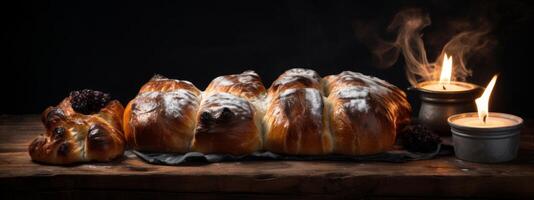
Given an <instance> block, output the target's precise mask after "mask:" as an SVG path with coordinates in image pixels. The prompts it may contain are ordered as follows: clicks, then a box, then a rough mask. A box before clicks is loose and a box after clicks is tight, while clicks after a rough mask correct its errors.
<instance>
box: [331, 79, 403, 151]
mask: <svg viewBox="0 0 534 200" xmlns="http://www.w3.org/2000/svg"><path fill="white" fill-rule="evenodd" d="M324 82H325V92H326V94H327V95H328V99H327V101H328V102H329V104H331V106H332V110H331V112H330V117H329V119H330V126H331V130H332V136H333V138H334V153H337V154H346V155H368V154H376V153H380V152H384V151H387V150H389V149H391V148H392V146H393V145H394V143H395V137H396V133H397V131H398V130H399V129H400V128H401V127H402V126H403V125H404V124H406V123H408V122H409V120H410V113H411V107H410V104H409V103H408V101H407V99H406V95H405V94H404V92H403V91H402V90H400V89H399V88H397V87H395V86H393V85H391V84H389V83H387V82H386V81H384V80H381V79H378V78H375V77H370V76H366V75H363V74H361V73H355V72H350V71H345V72H342V73H340V74H338V75H330V76H327V77H325V78H324Z"/></svg>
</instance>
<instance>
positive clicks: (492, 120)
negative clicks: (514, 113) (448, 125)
mask: <svg viewBox="0 0 534 200" xmlns="http://www.w3.org/2000/svg"><path fill="white" fill-rule="evenodd" d="M492 115H493V116H492ZM451 122H452V123H454V124H457V125H460V126H466V127H474V128H502V127H509V126H515V125H518V124H519V122H518V120H513V119H510V118H506V117H502V114H498V115H496V113H490V116H489V117H487V118H486V122H484V121H482V120H480V119H479V118H478V115H472V116H466V117H462V118H458V119H455V120H454V121H451Z"/></svg>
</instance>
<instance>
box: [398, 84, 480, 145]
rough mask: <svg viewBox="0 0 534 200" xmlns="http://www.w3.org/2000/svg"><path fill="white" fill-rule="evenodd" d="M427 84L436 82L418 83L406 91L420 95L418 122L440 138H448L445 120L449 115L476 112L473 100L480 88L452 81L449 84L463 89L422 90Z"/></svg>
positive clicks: (478, 94) (448, 128)
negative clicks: (463, 88)
mask: <svg viewBox="0 0 534 200" xmlns="http://www.w3.org/2000/svg"><path fill="white" fill-rule="evenodd" d="M428 84H436V81H425V82H421V83H418V84H417V85H416V86H415V87H411V88H408V90H416V91H418V92H419V93H420V98H421V108H420V110H419V121H420V122H421V123H422V124H424V125H426V126H427V127H428V128H430V129H432V130H433V131H435V132H437V133H438V134H439V135H441V136H450V135H451V132H450V127H449V124H447V118H448V117H449V116H451V115H454V114H458V113H465V112H472V111H475V110H476V105H475V99H476V98H477V97H478V96H480V94H481V92H482V90H481V87H480V86H478V85H475V84H471V83H465V82H456V81H453V82H451V83H450V84H455V85H458V86H462V87H465V88H466V90H461V91H446V90H445V91H435V90H428V89H425V88H423V87H424V86H425V85H428Z"/></svg>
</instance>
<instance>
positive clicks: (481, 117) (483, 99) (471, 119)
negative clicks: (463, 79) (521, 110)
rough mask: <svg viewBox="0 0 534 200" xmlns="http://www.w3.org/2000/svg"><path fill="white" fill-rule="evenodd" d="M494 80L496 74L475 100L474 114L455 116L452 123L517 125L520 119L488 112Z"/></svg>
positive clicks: (495, 125) (495, 126)
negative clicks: (475, 110)
mask: <svg viewBox="0 0 534 200" xmlns="http://www.w3.org/2000/svg"><path fill="white" fill-rule="evenodd" d="M496 81H497V75H495V76H493V78H492V79H491V81H490V83H489V84H488V86H487V87H486V89H485V90H484V93H482V96H480V97H479V98H477V99H476V100H475V103H476V105H477V111H478V112H477V113H476V115H475V113H473V114H470V115H464V116H463V117H462V118H455V120H454V121H452V123H454V124H457V125H462V126H468V127H477V128H499V127H507V126H514V125H517V124H518V123H519V122H520V121H518V120H516V119H513V117H511V116H508V115H507V114H503V113H490V112H489V109H488V107H489V106H488V104H489V99H490V96H491V92H492V91H493V87H495V82H496ZM490 116H491V117H490Z"/></svg>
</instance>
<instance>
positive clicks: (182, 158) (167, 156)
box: [132, 144, 450, 165]
mask: <svg viewBox="0 0 534 200" xmlns="http://www.w3.org/2000/svg"><path fill="white" fill-rule="evenodd" d="M442 146H443V145H441V144H439V145H438V147H437V148H436V150H435V151H434V152H430V153H416V152H409V151H406V150H394V151H388V152H384V153H380V154H375V155H368V156H347V155H335V154H334V155H323V156H292V155H283V154H276V153H272V152H254V153H252V154H249V155H243V156H234V155H228V154H203V153H199V152H189V153H186V154H173V153H148V152H140V151H136V150H133V151H132V153H133V154H135V155H136V156H137V157H139V158H141V160H143V161H145V162H147V163H150V164H156V165H198V164H209V163H216V162H232V161H234V162H235V161H254V160H275V161H276V160H287V161H289V160H291V161H349V162H363V161H377V162H393V163H402V162H408V161H413V160H426V159H432V158H434V157H435V156H437V155H438V154H440V155H444V154H449V153H450V152H449V151H450V150H447V148H442Z"/></svg>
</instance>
